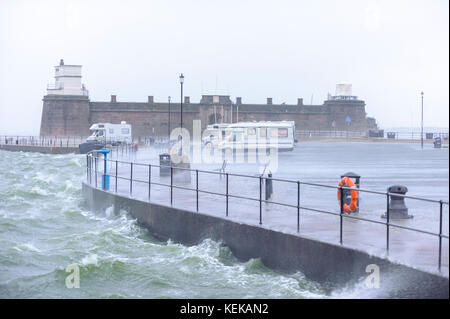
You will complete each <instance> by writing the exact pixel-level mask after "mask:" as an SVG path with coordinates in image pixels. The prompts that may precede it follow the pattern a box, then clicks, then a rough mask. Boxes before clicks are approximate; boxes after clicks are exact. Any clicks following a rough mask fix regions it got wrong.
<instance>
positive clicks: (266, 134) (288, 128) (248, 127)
mask: <svg viewBox="0 0 450 319" xmlns="http://www.w3.org/2000/svg"><path fill="white" fill-rule="evenodd" d="M207 130H211V132H212V133H210V134H211V135H210V136H207V137H205V138H204V139H203V142H204V143H205V144H207V143H208V142H210V143H211V144H212V145H213V146H217V147H218V148H219V149H244V150H245V149H256V148H257V147H266V148H276V149H278V150H279V151H292V150H293V149H294V135H295V122H294V121H274V122H271V121H267V122H241V123H233V124H213V125H209V126H208V127H207ZM208 134H209V133H208Z"/></svg>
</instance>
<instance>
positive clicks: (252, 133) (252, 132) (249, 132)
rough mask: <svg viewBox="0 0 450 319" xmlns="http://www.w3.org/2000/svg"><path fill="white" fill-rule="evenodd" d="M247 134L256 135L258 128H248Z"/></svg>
mask: <svg viewBox="0 0 450 319" xmlns="http://www.w3.org/2000/svg"><path fill="white" fill-rule="evenodd" d="M247 135H256V129H254V128H249V129H247Z"/></svg>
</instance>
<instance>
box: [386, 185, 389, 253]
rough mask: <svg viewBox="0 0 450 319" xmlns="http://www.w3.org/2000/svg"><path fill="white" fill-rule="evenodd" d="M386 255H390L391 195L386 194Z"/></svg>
mask: <svg viewBox="0 0 450 319" xmlns="http://www.w3.org/2000/svg"><path fill="white" fill-rule="evenodd" d="M386 253H387V254H389V193H386Z"/></svg>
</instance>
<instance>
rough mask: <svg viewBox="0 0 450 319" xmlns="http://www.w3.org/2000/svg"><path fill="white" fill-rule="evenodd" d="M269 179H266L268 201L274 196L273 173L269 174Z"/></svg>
mask: <svg viewBox="0 0 450 319" xmlns="http://www.w3.org/2000/svg"><path fill="white" fill-rule="evenodd" d="M267 177H268V178H266V179H265V181H266V200H269V199H270V198H271V197H272V194H273V186H272V182H273V181H272V179H271V178H272V173H269V174H267Z"/></svg>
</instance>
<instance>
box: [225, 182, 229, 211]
mask: <svg viewBox="0 0 450 319" xmlns="http://www.w3.org/2000/svg"><path fill="white" fill-rule="evenodd" d="M225 177H226V179H227V180H226V203H227V204H226V210H225V214H226V216H227V217H228V173H225Z"/></svg>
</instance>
